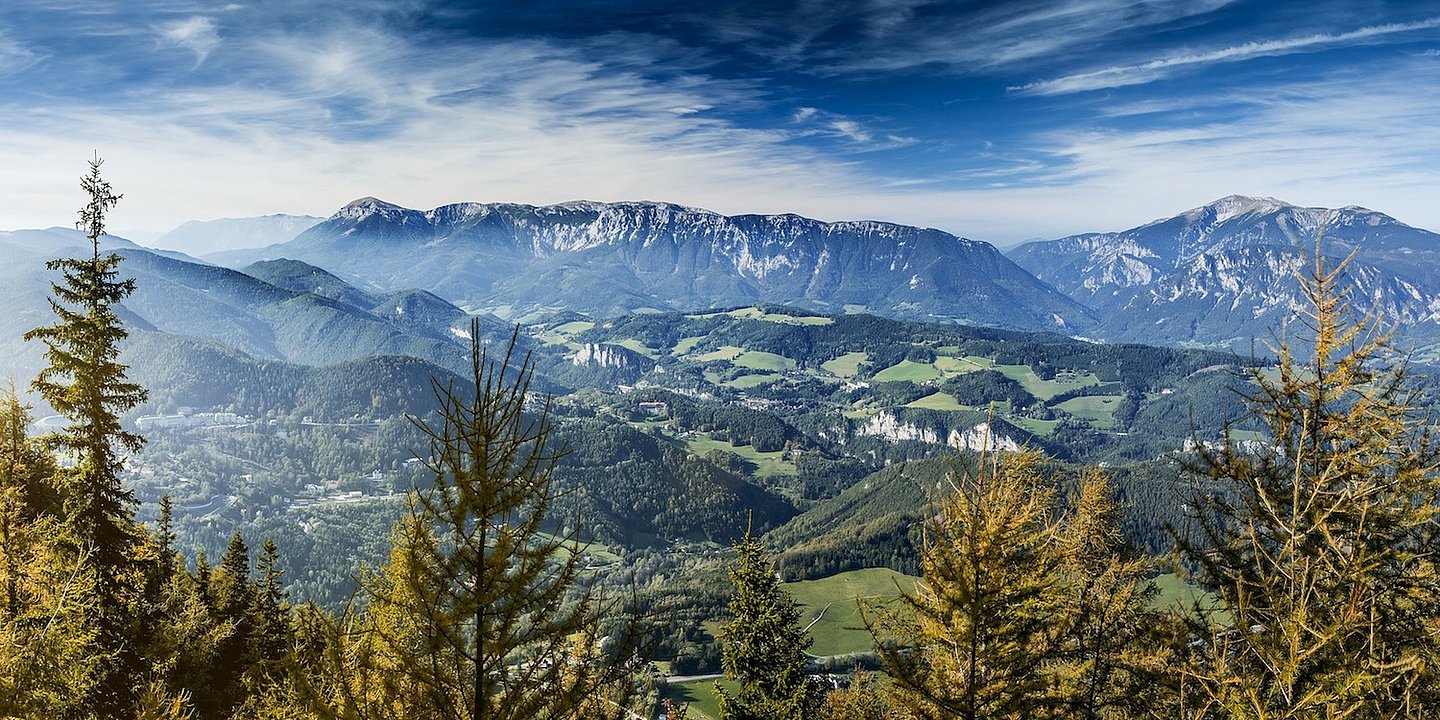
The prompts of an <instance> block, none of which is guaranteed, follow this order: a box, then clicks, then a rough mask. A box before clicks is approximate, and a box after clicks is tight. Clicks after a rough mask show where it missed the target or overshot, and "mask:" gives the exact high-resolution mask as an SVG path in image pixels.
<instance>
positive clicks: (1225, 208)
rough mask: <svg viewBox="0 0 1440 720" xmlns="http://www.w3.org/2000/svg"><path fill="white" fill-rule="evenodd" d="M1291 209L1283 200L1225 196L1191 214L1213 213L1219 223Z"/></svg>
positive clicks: (1291, 206)
mask: <svg viewBox="0 0 1440 720" xmlns="http://www.w3.org/2000/svg"><path fill="white" fill-rule="evenodd" d="M1293 207H1295V206H1294V205H1291V204H1290V203H1287V202H1285V201H1284V200H1276V199H1275V198H1272V197H1252V196H1249V195H1226V196H1225V197H1223V198H1220V199H1219V200H1216V201H1215V202H1212V203H1210V204H1208V205H1205V206H1204V207H1201V208H1196V210H1193V211H1191V212H1197V213H1206V212H1210V213H1214V215H1215V222H1217V223H1220V222H1225V221H1226V220H1229V219H1231V218H1235V217H1240V216H1242V215H1268V214H1269V213H1273V212H1277V211H1280V210H1286V209H1289V208H1293Z"/></svg>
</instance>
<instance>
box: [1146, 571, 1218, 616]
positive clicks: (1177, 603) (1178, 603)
mask: <svg viewBox="0 0 1440 720" xmlns="http://www.w3.org/2000/svg"><path fill="white" fill-rule="evenodd" d="M1155 587H1156V589H1158V590H1159V591H1160V594H1159V595H1156V596H1155V599H1154V600H1151V601H1150V605H1151V607H1156V608H1177V609H1180V610H1189V609H1190V608H1192V607H1194V606H1195V601H1196V600H1199V601H1200V602H1201V607H1204V608H1207V609H1216V610H1218V609H1219V608H1220V600H1219V598H1216V597H1215V596H1214V595H1212V594H1210V593H1208V592H1206V591H1204V590H1201V589H1200V588H1197V587H1195V586H1194V585H1191V584H1190V583H1187V582H1185V581H1184V580H1183V579H1181V578H1180V577H1179V576H1177V575H1175V574H1174V573H1165V574H1164V575H1157V576H1155ZM1216 619H1217V620H1219V621H1220V622H1221V623H1222V624H1225V625H1229V624H1230V615H1229V613H1227V612H1225V611H1223V610H1222V611H1221V612H1220V613H1219V615H1218V616H1217V617H1216Z"/></svg>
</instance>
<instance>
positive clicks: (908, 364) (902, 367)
mask: <svg viewBox="0 0 1440 720" xmlns="http://www.w3.org/2000/svg"><path fill="white" fill-rule="evenodd" d="M940 377H941V375H940V371H939V370H936V369H935V366H934V365H931V364H929V363H917V362H913V361H910V360H901V361H900V362H898V363H896V364H894V365H891V366H890V367H888V368H885V369H884V370H881V371H880V372H878V373H875V377H874V378H873V379H874V380H875V382H895V381H897V380H909V381H910V382H916V383H919V382H926V381H929V380H939V379H940Z"/></svg>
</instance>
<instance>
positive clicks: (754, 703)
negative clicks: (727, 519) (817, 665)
mask: <svg viewBox="0 0 1440 720" xmlns="http://www.w3.org/2000/svg"><path fill="white" fill-rule="evenodd" d="M729 575H730V615H731V618H732V619H731V620H730V622H729V624H727V625H726V626H725V627H724V628H723V629H722V630H721V631H720V643H721V646H722V648H723V654H722V656H721V657H722V663H723V666H724V669H725V677H726V678H727V679H729V680H732V681H734V682H736V683H737V684H739V686H740V688H739V690H738V691H737V692H736V693H735V694H733V695H732V694H731V693H729V692H728V691H726V690H725V689H724V688H722V687H721V686H720V685H719V683H716V686H715V688H716V694H717V695H719V697H720V717H721V719H722V720H766V719H767V718H773V719H774V720H806V718H811V717H814V715H815V713H816V712H817V711H818V710H819V709H820V704H821V703H822V702H823V701H824V692H823V691H822V690H821V688H820V686H819V685H817V684H816V683H815V682H813V681H812V680H811V679H810V677H809V676H808V675H806V674H805V666H806V665H807V663H808V656H807V655H806V654H805V651H806V650H807V649H809V647H810V636H809V634H807V633H806V632H805V630H804V628H801V627H800V608H799V607H798V606H797V605H796V604H795V599H794V598H792V597H790V594H789V593H788V592H786V591H785V589H784V588H782V587H780V579H779V577H777V575H776V573H775V564H774V563H772V562H771V561H770V560H769V558H767V557H766V556H765V547H764V545H762V544H761V542H760V541H759V540H758V539H756V538H755V537H753V536H752V535H751V534H750V531H749V530H748V529H747V530H746V532H745V536H744V537H742V538H741V539H740V540H738V541H737V542H736V543H735V559H734V560H733V561H731V563H730V569H729Z"/></svg>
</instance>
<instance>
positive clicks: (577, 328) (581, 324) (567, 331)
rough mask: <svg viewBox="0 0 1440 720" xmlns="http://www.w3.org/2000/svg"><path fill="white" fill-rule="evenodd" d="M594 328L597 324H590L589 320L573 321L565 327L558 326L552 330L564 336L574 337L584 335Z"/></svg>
mask: <svg viewBox="0 0 1440 720" xmlns="http://www.w3.org/2000/svg"><path fill="white" fill-rule="evenodd" d="M594 327H595V323H593V322H590V321H589V320H573V321H571V322H568V323H565V324H564V325H556V326H555V327H553V328H551V329H552V330H554V331H555V332H558V333H560V334H562V335H574V334H575V333H582V332H585V331H586V330H590V329H592V328H594Z"/></svg>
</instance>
